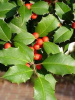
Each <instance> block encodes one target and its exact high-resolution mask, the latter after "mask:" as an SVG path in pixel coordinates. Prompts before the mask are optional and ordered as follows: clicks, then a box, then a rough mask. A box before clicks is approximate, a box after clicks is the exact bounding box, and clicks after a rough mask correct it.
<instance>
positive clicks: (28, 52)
mask: <svg viewBox="0 0 75 100" xmlns="http://www.w3.org/2000/svg"><path fill="white" fill-rule="evenodd" d="M15 46H16V47H19V49H20V50H21V52H22V53H23V54H25V55H26V59H27V60H28V62H33V59H34V53H33V50H32V49H30V48H29V47H28V46H26V45H25V44H23V43H20V42H15Z"/></svg>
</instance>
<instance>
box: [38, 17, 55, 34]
mask: <svg viewBox="0 0 75 100" xmlns="http://www.w3.org/2000/svg"><path fill="white" fill-rule="evenodd" d="M54 21H55V18H54V19H53V20H52V22H51V23H50V24H48V27H50V25H51V24H52V23H53V22H54ZM48 27H46V29H45V30H44V31H43V32H41V34H43V33H44V32H45V31H46V30H47V29H48ZM41 34H40V35H41Z"/></svg>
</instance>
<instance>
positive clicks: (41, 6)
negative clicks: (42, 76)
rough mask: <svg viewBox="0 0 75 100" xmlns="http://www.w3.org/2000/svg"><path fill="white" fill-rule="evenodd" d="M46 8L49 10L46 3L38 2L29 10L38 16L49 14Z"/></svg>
mask: <svg viewBox="0 0 75 100" xmlns="http://www.w3.org/2000/svg"><path fill="white" fill-rule="evenodd" d="M48 8H49V5H48V3H47V2H44V1H38V2H36V3H34V4H33V5H32V6H31V10H32V11H33V12H34V13H36V14H38V15H42V14H46V13H48V12H49V11H48Z"/></svg>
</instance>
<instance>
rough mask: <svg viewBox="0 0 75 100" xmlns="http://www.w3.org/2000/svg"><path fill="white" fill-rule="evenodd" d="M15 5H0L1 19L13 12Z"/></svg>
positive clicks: (6, 3)
mask: <svg viewBox="0 0 75 100" xmlns="http://www.w3.org/2000/svg"><path fill="white" fill-rule="evenodd" d="M14 7H15V5H13V4H11V3H8V2H5V3H0V18H5V17H6V16H7V13H8V12H9V11H10V10H13V9H14Z"/></svg>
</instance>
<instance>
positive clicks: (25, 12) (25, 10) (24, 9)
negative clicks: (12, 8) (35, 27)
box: [18, 5, 32, 24]
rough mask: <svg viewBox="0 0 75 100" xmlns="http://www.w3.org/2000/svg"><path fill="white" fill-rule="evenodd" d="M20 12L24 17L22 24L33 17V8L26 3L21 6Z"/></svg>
mask: <svg viewBox="0 0 75 100" xmlns="http://www.w3.org/2000/svg"><path fill="white" fill-rule="evenodd" d="M18 12H19V14H20V16H21V18H22V24H24V22H28V20H29V19H30V18H31V15H32V13H31V10H29V9H28V8H27V7H25V5H23V6H21V7H20V8H19V10H18Z"/></svg>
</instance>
